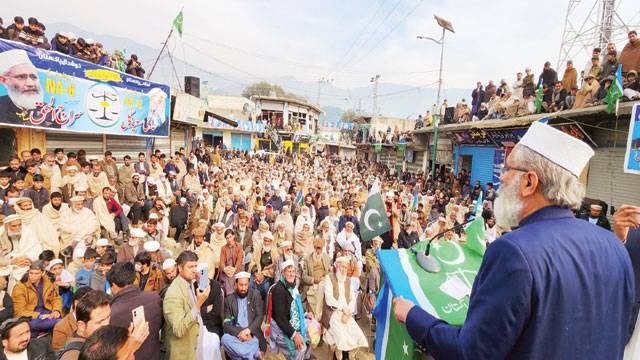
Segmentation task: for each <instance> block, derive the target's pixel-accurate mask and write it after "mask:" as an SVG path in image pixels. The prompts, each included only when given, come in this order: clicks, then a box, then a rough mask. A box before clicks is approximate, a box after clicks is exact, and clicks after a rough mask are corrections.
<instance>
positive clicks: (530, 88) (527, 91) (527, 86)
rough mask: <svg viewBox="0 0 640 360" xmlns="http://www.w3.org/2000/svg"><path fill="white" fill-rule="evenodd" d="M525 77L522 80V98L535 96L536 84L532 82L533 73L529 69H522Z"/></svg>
mask: <svg viewBox="0 0 640 360" xmlns="http://www.w3.org/2000/svg"><path fill="white" fill-rule="evenodd" d="M524 73H525V76H524V78H523V79H522V97H524V98H526V97H529V96H535V95H536V84H535V82H534V80H533V73H532V72H531V69H530V68H526V69H524Z"/></svg>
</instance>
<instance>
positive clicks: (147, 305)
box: [107, 262, 163, 359]
mask: <svg viewBox="0 0 640 360" xmlns="http://www.w3.org/2000/svg"><path fill="white" fill-rule="evenodd" d="M107 279H108V280H109V283H110V284H111V292H112V293H113V299H112V300H111V320H110V321H109V324H110V325H115V326H120V327H123V328H127V327H129V326H130V325H131V324H133V326H134V327H138V326H140V325H142V324H145V323H146V324H147V325H148V327H149V336H148V337H147V338H146V340H145V341H144V342H143V343H142V346H140V349H138V351H136V353H135V356H136V358H137V359H159V358H160V330H161V329H162V324H163V317H162V300H160V295H159V294H158V293H157V292H155V291H142V290H140V287H139V286H137V285H136V284H135V279H136V269H135V267H134V265H133V264H132V263H130V262H121V263H116V264H114V265H113V267H112V268H111V270H109V273H108V274H107Z"/></svg>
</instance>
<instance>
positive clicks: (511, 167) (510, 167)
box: [500, 165, 530, 175]
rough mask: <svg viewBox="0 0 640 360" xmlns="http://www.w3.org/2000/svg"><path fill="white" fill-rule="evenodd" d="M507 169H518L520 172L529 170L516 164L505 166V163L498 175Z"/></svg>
mask: <svg viewBox="0 0 640 360" xmlns="http://www.w3.org/2000/svg"><path fill="white" fill-rule="evenodd" d="M509 170H513V171H520V172H529V171H530V170H527V169H525V168H521V167H517V166H507V165H505V166H504V167H503V168H502V170H501V171H500V175H503V174H505V173H506V172H507V171H509Z"/></svg>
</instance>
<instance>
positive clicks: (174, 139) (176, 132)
mask: <svg viewBox="0 0 640 360" xmlns="http://www.w3.org/2000/svg"><path fill="white" fill-rule="evenodd" d="M185 130H186V129H171V147H172V149H171V153H174V152H176V151H178V150H179V149H180V147H184V148H185V149H186V148H187V137H186V135H185Z"/></svg>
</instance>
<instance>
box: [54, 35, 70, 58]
mask: <svg viewBox="0 0 640 360" xmlns="http://www.w3.org/2000/svg"><path fill="white" fill-rule="evenodd" d="M67 36H68V35H67V33H64V32H59V33H57V34H56V36H54V37H53V39H51V50H53V51H57V52H59V53H62V54H66V55H70V54H71V42H70V41H69V38H68V37H67Z"/></svg>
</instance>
